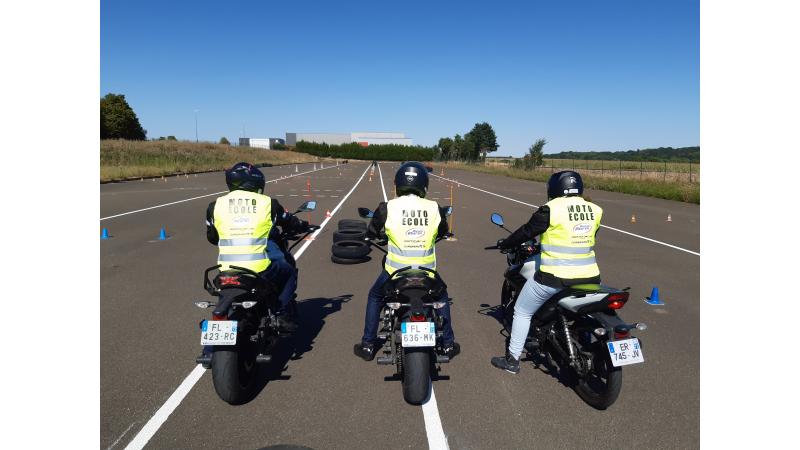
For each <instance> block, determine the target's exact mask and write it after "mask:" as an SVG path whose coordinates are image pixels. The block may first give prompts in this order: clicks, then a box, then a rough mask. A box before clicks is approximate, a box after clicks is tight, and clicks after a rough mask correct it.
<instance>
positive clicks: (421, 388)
mask: <svg viewBox="0 0 800 450" xmlns="http://www.w3.org/2000/svg"><path fill="white" fill-rule="evenodd" d="M402 352H403V365H402V367H403V398H404V399H405V400H406V401H407V402H408V403H410V404H412V405H421V404H422V403H423V402H424V401H425V400H426V399H427V398H428V395H429V392H430V386H431V359H430V357H431V351H430V350H429V349H428V348H403V350H402Z"/></svg>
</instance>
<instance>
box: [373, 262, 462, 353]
mask: <svg viewBox="0 0 800 450" xmlns="http://www.w3.org/2000/svg"><path fill="white" fill-rule="evenodd" d="M388 279H389V274H388V273H387V272H386V271H385V270H384V271H382V272H381V274H380V275H378V279H377V280H375V284H373V285H372V288H370V290H369V295H368V296H367V312H366V314H365V316H364V336H362V337H361V342H362V343H363V344H374V343H375V342H376V341H377V340H378V323H379V322H380V319H381V309H382V308H383V304H384V297H383V292H381V287H382V286H383V284H384V283H386V281H387V280H388ZM448 298H449V296H448V295H447V291H446V290H445V291H444V292H443V293H442V297H441V298H440V300H442V301H445V300H447V299H448ZM438 312H439V314H440V315H441V316H442V318H443V319H444V330H442V344H443V345H445V346H447V345H450V344H452V343H453V341H455V336H454V335H453V326H452V325H451V323H450V304H449V303H446V304H445V305H444V307H443V308H441V309H439V310H438Z"/></svg>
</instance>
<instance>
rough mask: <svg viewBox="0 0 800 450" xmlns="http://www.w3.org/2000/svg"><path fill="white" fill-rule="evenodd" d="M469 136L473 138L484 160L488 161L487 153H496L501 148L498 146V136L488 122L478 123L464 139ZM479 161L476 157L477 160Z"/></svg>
mask: <svg viewBox="0 0 800 450" xmlns="http://www.w3.org/2000/svg"><path fill="white" fill-rule="evenodd" d="M467 136H471V137H472V140H473V141H474V142H475V149H476V151H477V152H478V153H479V154H480V158H481V159H483V160H485V159H486V154H487V153H491V152H496V151H497V149H498V148H499V147H500V146H499V145H497V135H495V133H494V129H493V128H492V126H491V125H489V124H488V123H487V122H481V123H476V124H475V126H474V127H472V130H470V132H469V133H467V135H466V136H464V138H466V137H467ZM477 159H478V158H477V156H476V157H475V160H477Z"/></svg>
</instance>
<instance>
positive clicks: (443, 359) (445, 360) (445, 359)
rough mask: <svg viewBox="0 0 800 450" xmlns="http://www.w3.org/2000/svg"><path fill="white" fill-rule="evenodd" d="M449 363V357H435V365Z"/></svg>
mask: <svg viewBox="0 0 800 450" xmlns="http://www.w3.org/2000/svg"><path fill="white" fill-rule="evenodd" d="M449 362H450V357H449V356H447V355H436V363H437V364H441V363H449Z"/></svg>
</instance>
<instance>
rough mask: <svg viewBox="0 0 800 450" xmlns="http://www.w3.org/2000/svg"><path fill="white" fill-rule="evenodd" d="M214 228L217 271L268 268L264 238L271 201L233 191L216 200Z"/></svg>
mask: <svg viewBox="0 0 800 450" xmlns="http://www.w3.org/2000/svg"><path fill="white" fill-rule="evenodd" d="M214 227H215V228H216V229H217V233H218V234H219V243H218V244H217V245H218V246H219V257H218V258H217V263H218V264H220V265H221V266H222V267H220V270H228V269H230V266H231V263H233V265H234V266H239V267H243V268H245V269H249V270H252V271H254V272H263V271H264V270H266V269H267V268H268V267H269V265H270V262H271V261H270V259H269V256H268V255H267V239H268V238H269V232H270V230H271V229H272V199H270V198H269V197H268V196H266V195H262V194H258V193H255V192H248V191H242V190H236V191H233V192H230V193H228V194H227V195H224V196H222V197H220V198H218V199H217V202H216V204H215V205H214Z"/></svg>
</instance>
